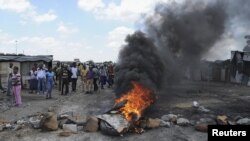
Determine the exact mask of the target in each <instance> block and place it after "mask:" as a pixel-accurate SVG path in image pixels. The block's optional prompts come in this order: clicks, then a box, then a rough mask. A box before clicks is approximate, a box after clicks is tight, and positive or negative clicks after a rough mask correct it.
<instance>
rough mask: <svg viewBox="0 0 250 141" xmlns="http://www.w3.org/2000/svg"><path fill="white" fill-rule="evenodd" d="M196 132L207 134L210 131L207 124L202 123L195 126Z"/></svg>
mask: <svg viewBox="0 0 250 141" xmlns="http://www.w3.org/2000/svg"><path fill="white" fill-rule="evenodd" d="M194 128H195V130H197V131H199V132H207V130H208V125H207V124H205V123H201V124H196V125H195V126H194Z"/></svg>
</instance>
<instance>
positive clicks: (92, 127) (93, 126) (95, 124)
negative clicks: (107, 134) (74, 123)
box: [85, 117, 99, 132]
mask: <svg viewBox="0 0 250 141" xmlns="http://www.w3.org/2000/svg"><path fill="white" fill-rule="evenodd" d="M98 129H99V120H98V118H96V117H90V118H89V119H88V120H87V123H86V126H85V131H87V132H96V131H98Z"/></svg>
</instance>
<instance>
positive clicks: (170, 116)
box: [161, 114, 177, 122]
mask: <svg viewBox="0 0 250 141" xmlns="http://www.w3.org/2000/svg"><path fill="white" fill-rule="evenodd" d="M161 119H162V120H164V121H167V122H176V121H177V115H174V114H168V115H163V116H162V117H161Z"/></svg>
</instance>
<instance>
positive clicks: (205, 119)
mask: <svg viewBox="0 0 250 141" xmlns="http://www.w3.org/2000/svg"><path fill="white" fill-rule="evenodd" d="M200 123H205V124H208V125H216V124H217V123H216V121H215V120H214V119H212V118H201V119H200V120H199V121H198V122H197V123H196V124H200Z"/></svg>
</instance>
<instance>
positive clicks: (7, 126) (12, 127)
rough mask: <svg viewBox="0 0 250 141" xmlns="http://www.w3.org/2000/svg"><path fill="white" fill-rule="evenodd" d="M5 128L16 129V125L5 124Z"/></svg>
mask: <svg viewBox="0 0 250 141" xmlns="http://www.w3.org/2000/svg"><path fill="white" fill-rule="evenodd" d="M5 129H14V126H12V125H11V124H10V123H7V124H5Z"/></svg>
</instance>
